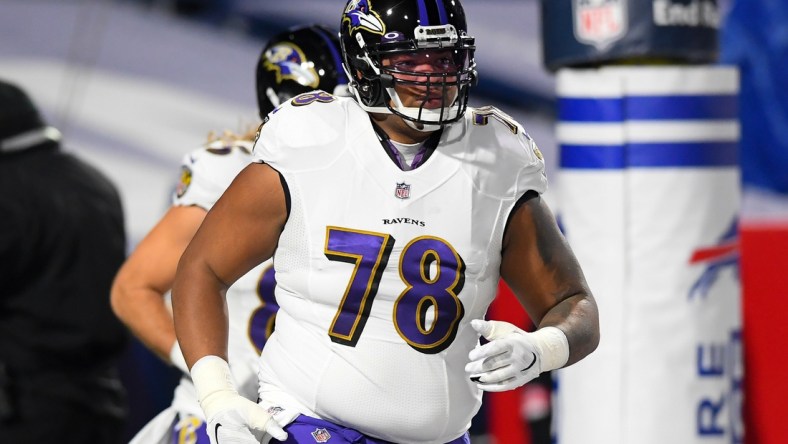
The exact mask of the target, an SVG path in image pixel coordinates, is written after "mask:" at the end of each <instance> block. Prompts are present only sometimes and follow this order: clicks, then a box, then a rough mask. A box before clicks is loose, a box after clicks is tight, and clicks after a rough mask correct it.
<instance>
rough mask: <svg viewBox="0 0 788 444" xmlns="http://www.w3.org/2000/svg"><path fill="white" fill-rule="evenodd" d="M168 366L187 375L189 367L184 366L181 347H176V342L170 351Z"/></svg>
mask: <svg viewBox="0 0 788 444" xmlns="http://www.w3.org/2000/svg"><path fill="white" fill-rule="evenodd" d="M170 364H172V365H173V367H175V368H177V369H178V370H180V371H182V372H184V373H186V374H187V375H188V374H189V366H188V365H187V364H186V358H184V357H183V352H182V351H181V346H180V345H178V341H175V343H173V344H172V348H171V349H170Z"/></svg>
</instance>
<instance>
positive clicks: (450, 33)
mask: <svg viewBox="0 0 788 444" xmlns="http://www.w3.org/2000/svg"><path fill="white" fill-rule="evenodd" d="M339 33H340V41H341V44H342V56H343V63H344V67H345V70H346V72H347V75H348V78H350V85H349V87H350V93H351V95H352V96H353V97H354V98H355V99H356V101H358V103H359V104H360V105H361V107H362V108H364V109H365V110H366V111H367V112H375V113H391V114H396V115H398V116H400V117H402V118H403V119H405V121H406V122H411V126H413V124H412V123H413V122H415V123H419V124H425V125H427V126H429V127H431V128H434V126H435V125H442V124H445V123H450V122H454V121H456V120H458V119H459V118H460V117H461V116H462V115H463V114H464V112H465V108H466V106H467V104H468V91H469V89H470V86H471V85H472V84H473V83H474V80H475V78H476V71H475V68H476V62H475V61H474V57H473V53H474V49H475V46H474V43H475V40H474V38H473V37H470V36H468V28H467V24H466V22H465V12H464V11H463V8H462V5H461V4H460V2H459V0H350V1H348V2H347V5H346V6H345V11H344V13H343V14H342V22H341V25H340V30H339ZM435 49H450V50H451V51H452V54H453V57H454V64H455V66H456V69H457V70H456V71H453V72H446V73H430V74H426V73H413V72H410V73H409V72H406V71H401V70H396V69H395V68H394V67H393V66H385V67H384V66H383V64H382V63H381V61H382V58H383V57H384V56H387V55H393V54H397V53H417V52H421V51H429V50H435ZM356 73H360V75H361V77H360V78H359V77H358V76H356ZM394 74H405V75H410V76H418V77H420V78H422V79H423V78H425V77H426V81H419V82H417V81H412V80H410V81H407V82H406V81H403V80H401V79H398V78H395V76H394ZM450 78H451V79H450ZM395 84H409V85H418V86H420V87H426V88H428V89H440V90H442V91H443V93H444V97H446V92H447V88H448V87H451V86H456V87H457V90H458V91H457V98H456V99H455V100H454V102H453V103H448V104H444V105H443V106H442V107H440V108H435V109H427V108H425V105H426V100H427V99H426V98H425V101H424V102H422V104H421V106H419V107H405V106H403V105H402V101H401V100H400V99H399V97H398V95H397V93H396V91H395V89H394V86H395ZM413 127H414V128H415V126H413Z"/></svg>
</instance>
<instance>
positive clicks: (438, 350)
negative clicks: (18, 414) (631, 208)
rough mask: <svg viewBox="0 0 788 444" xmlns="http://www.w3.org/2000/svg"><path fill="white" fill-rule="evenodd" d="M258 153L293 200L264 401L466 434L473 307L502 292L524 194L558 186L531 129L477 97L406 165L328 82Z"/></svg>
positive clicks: (439, 437)
mask: <svg viewBox="0 0 788 444" xmlns="http://www.w3.org/2000/svg"><path fill="white" fill-rule="evenodd" d="M254 157H255V160H256V161H262V162H265V163H267V164H268V165H270V166H271V167H273V168H274V169H276V170H277V171H279V173H280V174H281V175H282V177H283V178H284V180H285V182H286V183H287V188H288V192H289V195H290V200H291V210H290V215H289V218H288V220H287V223H286V225H285V229H284V231H283V232H282V235H281V237H280V239H279V244H278V247H277V250H276V252H275V254H274V266H275V269H276V277H277V289H276V298H277V302H278V304H279V306H280V312H279V314H278V317H277V324H276V331H275V332H274V334H273V335H272V336H271V338H270V339H269V341H268V343H267V344H266V346H265V349H264V351H263V354H262V366H263V370H262V372H261V383H262V387H261V394H262V397H263V399H266V400H268V401H272V402H274V403H278V404H280V405H282V406H285V407H289V408H294V409H298V410H299V411H300V412H301V413H304V414H307V415H311V416H316V417H319V418H322V419H325V420H329V421H333V422H337V423H339V424H342V425H345V426H348V427H352V428H355V429H357V430H359V431H361V432H362V433H365V434H368V435H371V436H375V437H378V438H382V439H385V440H388V441H393V442H407V443H444V442H447V441H450V440H452V439H455V438H457V437H459V436H461V435H462V434H463V433H464V432H465V431H466V430H467V429H468V427H469V425H470V420H471V418H472V417H473V416H474V414H475V413H476V412H477V411H478V408H479V405H480V400H481V394H480V393H479V391H478V390H477V389H476V387H475V385H474V384H472V383H471V382H470V380H469V379H468V375H467V374H466V373H465V371H464V367H465V364H466V362H467V356H468V352H469V351H470V350H471V349H472V348H473V347H474V346H475V345H476V344H477V342H478V335H477V334H476V332H475V331H474V330H473V329H472V328H471V327H470V320H472V319H478V318H482V317H483V316H484V314H485V312H486V310H487V307H488V306H489V304H490V302H491V301H492V299H493V297H494V296H495V292H496V288H497V284H498V279H499V267H500V262H501V243H502V237H503V232H504V228H505V225H506V222H507V218H508V216H509V213H510V212H511V210H512V208H513V206H514V204H515V202H516V201H517V199H518V198H519V197H521V196H522V195H523V194H524V193H525V192H526V191H528V190H535V191H537V192H540V193H541V192H544V190H545V187H546V179H545V176H544V162H543V161H542V158H541V154H540V153H539V151H538V149H537V148H536V145H535V144H534V143H533V141H532V140H531V138H530V137H528V136H527V134H525V133H524V131H523V129H522V127H520V126H519V125H518V124H517V123H516V122H514V121H512V120H511V118H509V117H508V116H506V115H505V114H503V113H501V112H500V111H498V110H496V109H494V108H490V107H485V108H480V109H475V110H474V109H469V110H468V112H467V113H466V116H465V118H464V119H463V120H460V121H459V122H457V123H455V124H453V125H449V126H447V127H445V128H444V131H443V133H442V135H441V139H440V142H439V143H438V146H437V148H436V150H435V152H434V153H433V154H432V155H431V156H430V157H429V158H428V159H427V161H426V162H425V163H423V164H422V165H421V166H419V167H418V168H416V169H414V170H411V171H402V170H401V169H400V168H399V167H398V166H397V165H395V163H394V162H393V161H392V160H391V159H390V158H389V157H388V155H387V153H386V152H385V150H384V148H383V147H382V146H381V143H380V141H379V140H378V138H377V136H376V134H375V132H374V129H373V128H372V125H371V123H370V119H369V116H368V114H366V113H365V112H364V111H363V110H361V109H360V108H359V107H358V105H356V103H355V102H353V101H352V100H350V99H344V98H336V97H333V96H331V95H328V94H326V93H322V92H320V93H318V92H315V93H308V94H304V95H301V96H298V97H296V98H295V99H293V100H292V101H291V102H289V103H288V104H285V105H284V106H282V107H280V108H279V109H278V110H277V111H275V112H274V113H273V114H272V115H271V116H269V119H268V122H267V123H266V124H265V126H264V127H263V129H262V131H261V133H260V136H259V138H258V140H257V142H256V145H255V152H254Z"/></svg>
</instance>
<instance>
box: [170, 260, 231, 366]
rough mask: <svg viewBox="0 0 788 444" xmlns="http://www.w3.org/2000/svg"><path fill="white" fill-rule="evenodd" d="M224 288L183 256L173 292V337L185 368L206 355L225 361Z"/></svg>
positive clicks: (226, 322) (225, 310) (225, 315)
mask: <svg viewBox="0 0 788 444" xmlns="http://www.w3.org/2000/svg"><path fill="white" fill-rule="evenodd" d="M226 290H227V288H226V286H225V285H224V284H223V283H222V282H221V281H220V280H219V279H218V278H217V277H216V276H215V275H214V274H213V273H212V272H211V271H210V269H209V268H208V267H207V266H206V265H205V264H204V263H203V262H200V261H198V260H196V259H195V258H193V257H192V256H190V255H189V254H188V252H187V254H184V257H183V258H182V260H181V264H180V265H179V268H178V272H177V274H176V276H175V284H174V285H173V288H172V308H173V316H174V319H175V333H176V336H177V338H178V342H179V343H180V347H181V350H182V351H183V356H184V358H185V359H186V363H187V365H188V366H189V367H190V368H191V366H192V365H193V364H194V363H195V362H197V361H198V360H199V359H200V358H202V357H204V356H208V355H214V356H218V357H220V358H222V359H225V360H227V337H228V318H227V308H226V303H225V300H224V294H225V291H226Z"/></svg>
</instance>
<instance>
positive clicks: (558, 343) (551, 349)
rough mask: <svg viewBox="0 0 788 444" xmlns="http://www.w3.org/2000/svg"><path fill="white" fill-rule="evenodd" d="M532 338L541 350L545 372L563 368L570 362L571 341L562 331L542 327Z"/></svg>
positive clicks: (540, 354) (532, 334)
mask: <svg viewBox="0 0 788 444" xmlns="http://www.w3.org/2000/svg"><path fill="white" fill-rule="evenodd" d="M531 338H533V339H534V342H535V343H536V346H537V348H538V349H539V356H540V357H541V358H542V362H541V363H542V369H541V370H542V371H543V372H546V371H550V370H555V369H557V368H561V367H563V366H564V365H566V363H567V361H569V341H568V340H567V339H566V335H565V334H564V332H563V331H561V329H559V328H556V327H542V328H540V329H538V330H536V331H535V332H533V333H531Z"/></svg>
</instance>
